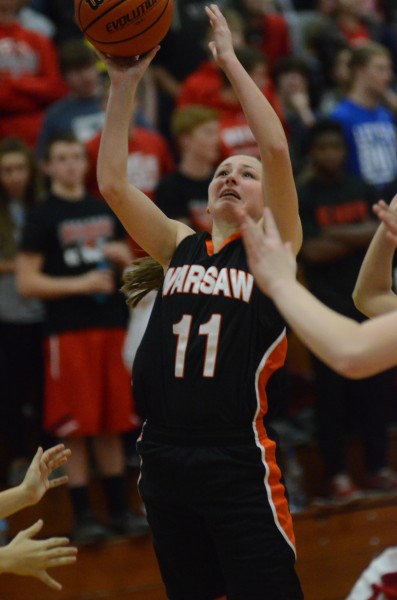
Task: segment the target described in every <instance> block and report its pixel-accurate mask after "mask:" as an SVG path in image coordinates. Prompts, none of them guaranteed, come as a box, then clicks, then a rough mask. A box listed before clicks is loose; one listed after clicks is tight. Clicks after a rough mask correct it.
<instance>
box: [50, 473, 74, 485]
mask: <svg viewBox="0 0 397 600" xmlns="http://www.w3.org/2000/svg"><path fill="white" fill-rule="evenodd" d="M68 481H69V477H68V476H67V475H62V477H57V478H56V479H51V480H50V488H55V487H58V486H60V485H63V484H64V483H67V482H68Z"/></svg>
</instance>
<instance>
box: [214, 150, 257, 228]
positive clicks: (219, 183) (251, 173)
mask: <svg viewBox="0 0 397 600" xmlns="http://www.w3.org/2000/svg"><path fill="white" fill-rule="evenodd" d="M208 194H209V196H208V209H209V212H210V214H211V215H212V217H213V219H214V221H228V222H237V220H236V217H235V208H236V206H239V205H244V206H245V207H246V208H247V211H248V214H249V215H251V217H252V218H253V219H255V220H258V219H260V218H261V216H262V213H263V193H262V166H261V163H260V162H259V160H257V159H256V158H254V157H253V156H242V155H241V156H240V155H238V156H231V157H229V158H227V159H225V160H224V161H223V162H221V164H220V165H219V166H218V168H217V169H216V171H215V174H214V177H213V179H212V181H211V183H210V186H209V190H208Z"/></svg>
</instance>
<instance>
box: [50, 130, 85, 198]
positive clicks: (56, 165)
mask: <svg viewBox="0 0 397 600" xmlns="http://www.w3.org/2000/svg"><path fill="white" fill-rule="evenodd" d="M87 166H88V161H87V156H86V153H85V149H84V147H83V146H82V144H80V143H78V142H76V143H75V142H66V141H65V142H63V141H59V142H55V143H54V144H53V145H52V147H51V150H50V156H49V159H48V161H47V163H46V167H45V169H46V173H47V175H48V176H49V177H50V179H51V180H52V181H53V182H57V183H59V184H61V185H62V186H64V187H66V188H74V187H77V186H81V185H83V184H84V180H85V175H86V172H87Z"/></svg>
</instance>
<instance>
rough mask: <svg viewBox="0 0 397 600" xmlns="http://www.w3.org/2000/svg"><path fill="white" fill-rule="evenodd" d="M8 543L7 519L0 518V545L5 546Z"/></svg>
mask: <svg viewBox="0 0 397 600" xmlns="http://www.w3.org/2000/svg"><path fill="white" fill-rule="evenodd" d="M7 544H8V521H7V519H0V546H6V545H7Z"/></svg>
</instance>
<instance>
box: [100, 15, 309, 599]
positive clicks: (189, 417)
mask: <svg viewBox="0 0 397 600" xmlns="http://www.w3.org/2000/svg"><path fill="white" fill-rule="evenodd" d="M206 13H207V16H208V18H209V21H210V24H211V26H212V29H213V41H212V42H210V45H209V46H210V49H211V51H212V54H213V56H214V59H215V60H216V62H217V64H218V65H219V66H220V67H221V68H222V69H223V71H224V72H225V73H226V75H227V76H228V78H229V79H230V81H231V83H232V85H233V87H234V89H235V91H236V94H237V96H238V98H239V100H240V102H241V105H242V108H243V110H244V112H245V115H246V117H247V121H248V123H249V125H250V127H251V129H252V131H253V132H254V135H255V137H256V139H257V141H258V145H259V147H260V151H261V159H262V164H261V162H260V161H258V159H256V158H254V157H252V156H233V157H231V158H230V159H226V160H225V161H223V162H222V163H221V164H220V165H219V166H218V168H217V169H216V171H215V175H214V177H213V179H212V181H211V183H210V186H209V200H208V210H209V212H210V213H211V216H212V218H213V229H212V235H211V236H210V235H209V234H208V233H205V232H201V233H195V232H194V231H193V230H192V229H191V228H190V227H188V226H187V225H186V224H184V223H180V222H177V221H174V220H171V219H169V218H167V217H166V216H165V215H164V214H163V213H162V212H161V211H160V210H159V208H158V207H156V206H155V205H154V204H153V203H152V202H150V201H148V199H147V197H146V196H145V195H144V194H143V193H142V192H140V191H139V190H138V189H136V188H134V187H133V186H132V185H131V184H129V183H128V180H127V162H126V161H127V142H128V138H127V135H128V123H129V119H130V114H131V110H132V106H133V101H134V94H135V91H136V88H137V85H138V82H139V80H140V79H141V77H142V76H143V74H144V72H145V70H146V68H147V67H148V65H149V63H150V61H151V60H152V59H153V57H154V55H155V53H156V51H157V50H158V48H157V49H156V50H154V51H153V52H151V53H150V54H149V55H148V57H147V58H144V59H142V60H141V61H139V62H138V63H136V64H135V66H132V67H130V68H128V69H124V70H123V69H120V68H119V67H117V65H113V64H112V63H111V61H109V60H108V59H106V57H103V58H104V60H105V61H106V63H107V66H108V71H109V75H110V79H111V88H110V96H109V102H108V106H107V116H106V122H105V128H104V131H103V134H102V141H101V148H100V153H99V162H98V182H99V186H100V189H101V193H102V195H103V196H104V198H105V199H106V200H107V202H108V203H109V205H110V206H111V207H112V209H113V210H114V211H115V212H116V214H117V215H118V217H119V219H121V221H122V222H123V224H124V226H125V228H126V229H127V230H128V232H129V233H130V235H131V236H132V237H133V238H134V239H136V240H137V241H138V243H139V244H140V245H141V246H142V247H143V248H144V249H145V250H146V251H147V252H148V254H149V255H151V256H152V257H153V258H154V259H156V260H157V261H158V263H160V265H161V266H162V269H163V272H164V273H165V277H164V281H163V282H162V288H161V291H160V292H159V294H158V296H157V298H156V301H155V305H154V308H153V312H152V314H151V317H150V321H149V324H148V328H147V330H146V332H145V336H144V338H143V340H142V343H141V345H140V347H139V349H138V352H137V355H136V358H135V361H134V369H133V386H134V394H135V397H136V398H137V400H138V404H139V406H140V408H141V409H142V410H144V412H145V415H146V419H147V420H146V423H145V425H144V427H143V432H142V436H141V438H140V440H139V441H138V451H139V454H140V456H141V459H142V467H141V478H140V482H139V489H140V493H141V495H142V498H143V500H144V502H145V506H146V510H147V516H148V520H149V523H150V525H151V528H152V532H153V538H154V546H155V550H156V554H157V557H158V561H159V565H160V569H161V573H162V577H163V580H164V582H165V586H166V590H167V594H168V597H169V598H170V599H172V600H187V599H189V600H213V599H215V598H220V597H224V595H225V594H227V598H228V599H229V600H258V599H259V598H266V600H276V599H278V600H281V599H283V600H286V599H287V598H288V600H298V599H301V598H302V597H303V596H302V591H301V587H300V584H299V580H298V578H297V575H296V573H295V567H294V563H295V539H294V533H293V528H292V520H291V515H290V513H289V509H288V501H287V495H286V490H285V485H284V481H283V477H282V473H281V470H280V466H279V463H278V448H277V444H276V441H275V439H274V437H273V434H272V432H271V431H270V430H268V428H267V426H266V417H267V412H268V398H267V394H266V385H267V382H268V379H269V377H271V375H272V373H273V372H274V371H276V370H277V369H278V368H279V367H280V366H281V365H282V364H283V362H284V358H285V352H286V334H285V327H284V323H283V321H282V319H281V318H280V316H279V315H278V313H277V311H276V310H275V309H274V306H273V304H272V302H270V301H269V299H268V298H266V296H264V295H263V294H261V293H260V292H259V291H258V289H257V288H256V287H255V285H254V284H253V278H252V275H251V274H250V273H249V272H248V267H247V261H246V256H245V252H244V248H243V244H242V241H241V239H240V233H239V222H238V220H237V219H236V217H235V215H234V209H235V206H236V205H240V204H243V205H244V206H246V207H247V211H248V213H249V214H250V215H251V216H252V217H253V218H254V219H255V220H257V219H259V218H260V217H261V216H262V211H263V205H264V203H266V204H267V205H269V206H271V207H272V209H273V210H274V212H275V215H276V219H277V223H278V225H279V227H280V230H281V231H282V236H283V238H285V239H291V240H293V247H294V250H295V251H298V249H299V247H300V243H301V226H300V220H299V216H298V202H297V195H296V190H295V186H294V181H293V176H292V170H291V163H290V159H289V153H288V145H287V141H286V138H285V134H284V131H283V128H282V126H281V124H280V122H279V120H278V118H277V116H276V114H275V113H274V111H273V109H272V108H271V106H270V105H269V103H268V102H267V100H266V99H265V97H264V96H263V94H262V93H261V91H260V90H259V89H258V88H257V86H256V85H255V83H254V82H253V81H252V79H251V78H250V77H249V75H248V74H247V72H246V71H245V70H244V69H243V67H242V65H241V63H240V62H239V61H238V60H237V58H236V55H235V53H234V50H233V45H232V41H231V34H230V31H229V28H228V26H227V23H226V20H225V18H224V17H223V15H222V13H221V12H220V10H219V8H218V7H217V6H216V5H214V4H212V5H210V7H208V8H206ZM137 277H139V267H138V276H137Z"/></svg>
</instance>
